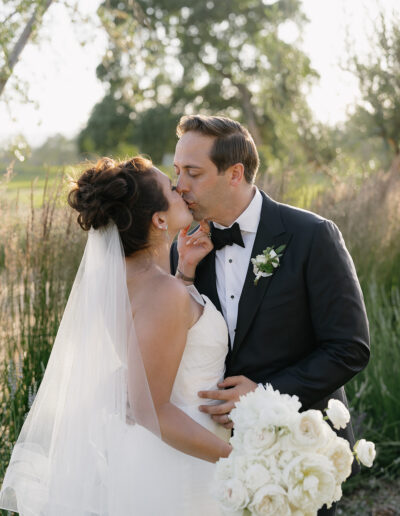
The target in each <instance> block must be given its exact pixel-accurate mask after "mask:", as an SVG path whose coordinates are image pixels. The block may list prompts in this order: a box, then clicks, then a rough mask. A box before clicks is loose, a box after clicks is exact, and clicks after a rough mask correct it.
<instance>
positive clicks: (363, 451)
mask: <svg viewBox="0 0 400 516" xmlns="http://www.w3.org/2000/svg"><path fill="white" fill-rule="evenodd" d="M354 451H355V452H356V456H357V458H358V460H359V461H360V462H361V464H364V466H367V468H370V467H371V466H372V464H373V462H374V459H375V456H376V451H375V444H374V443H373V442H371V441H366V440H365V439H360V440H359V441H357V442H356V444H355V446H354Z"/></svg>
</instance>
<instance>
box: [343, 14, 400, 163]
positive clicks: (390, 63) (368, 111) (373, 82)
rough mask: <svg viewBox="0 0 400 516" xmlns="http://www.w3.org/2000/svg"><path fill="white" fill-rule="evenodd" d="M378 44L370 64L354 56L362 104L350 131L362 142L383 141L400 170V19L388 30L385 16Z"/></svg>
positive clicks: (377, 35)
mask: <svg viewBox="0 0 400 516" xmlns="http://www.w3.org/2000/svg"><path fill="white" fill-rule="evenodd" d="M374 33H375V41H374V45H373V48H372V49H371V53H370V54H369V56H368V58H367V59H366V60H363V59H361V58H360V57H358V56H357V55H354V56H353V57H352V58H351V59H350V70H352V71H353V73H354V74H355V75H356V76H357V78H358V80H359V85H360V90H361V95H362V100H361V102H360V103H359V105H358V106H357V109H356V111H355V113H354V115H353V116H352V117H351V119H350V121H349V124H348V127H347V131H348V132H349V133H354V134H355V135H356V138H358V140H359V141H361V142H365V141H366V140H373V139H375V140H377V139H378V140H381V141H382V142H383V143H384V145H385V147H386V149H387V151H388V152H389V153H390V155H391V159H392V160H393V166H396V168H398V169H399V170H400V16H399V15H396V14H394V13H393V15H392V16H391V23H390V26H388V24H387V22H386V20H385V17H384V15H383V14H382V15H381V16H380V18H379V20H378V21H377V23H376V25H375V31H374Z"/></svg>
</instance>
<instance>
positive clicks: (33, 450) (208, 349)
mask: <svg viewBox="0 0 400 516" xmlns="http://www.w3.org/2000/svg"><path fill="white" fill-rule="evenodd" d="M189 292H191V295H193V296H194V297H195V299H196V300H197V302H198V303H199V304H202V305H204V311H203V313H202V315H201V317H200V318H199V319H198V321H197V322H196V323H195V325H194V326H193V327H192V328H190V330H189V332H188V336H187V342H186V347H185V350H184V353H183V356H182V360H181V363H180V366H179V369H178V372H177V376H176V379H175V383H174V386H173V390H172V396H171V402H172V403H174V404H175V405H176V406H177V407H179V408H180V409H181V410H183V411H184V412H185V413H186V414H188V415H189V416H190V417H192V418H193V419H194V420H195V421H197V422H198V423H199V424H201V425H203V426H204V427H205V428H207V429H209V430H210V431H211V432H213V433H215V434H216V435H218V436H220V437H221V438H222V439H224V440H226V441H228V440H229V437H230V431H228V430H225V429H224V428H223V427H221V426H220V425H217V424H216V423H214V422H213V420H212V419H211V417H210V416H209V415H207V414H204V413H202V412H200V411H199V409H198V407H199V405H200V404H205V403H206V402H207V400H202V399H200V398H198V396H197V393H198V391H199V390H209V389H216V387H217V383H218V382H219V381H220V380H221V379H222V378H223V375H224V368H225V365H224V364H225V357H226V354H227V351H228V330H227V326H226V323H225V321H224V319H223V316H222V315H221V314H220V312H218V310H217V309H216V308H215V306H214V305H213V304H212V303H211V301H210V300H209V299H208V298H204V299H203V298H202V297H201V296H200V294H198V292H197V291H196V290H195V289H194V287H189ZM160 345H162V343H160ZM128 391H129V395H128ZM135 420H136V421H138V422H140V423H141V424H134V423H133V421H135ZM214 469H215V466H214V464H211V463H209V462H206V461H203V460H200V459H197V458H194V457H191V456H189V455H186V454H184V453H181V452H179V451H177V450H176V449H174V448H172V447H170V446H168V445H167V444H165V443H164V442H163V441H162V440H161V438H160V429H159V425H158V420H157V415H156V412H155V409H154V405H153V402H152V399H151V393H150V390H149V387H148V382H147V378H146V372H145V369H144V365H143V361H142V358H141V353H140V347H139V343H138V341H137V338H136V334H135V330H134V322H133V319H132V310H131V302H130V299H129V294H128V289H127V284H126V269H125V256H124V253H123V248H122V244H121V241H120V237H119V232H118V230H117V228H116V226H115V225H114V224H110V225H108V226H107V227H106V228H104V229H100V230H94V229H93V228H92V229H91V230H90V231H89V235H88V241H87V245H86V247H85V252H84V255H83V257H82V261H81V264H80V266H79V270H78V273H77V275H76V278H75V282H74V285H73V287H72V290H71V293H70V296H69V299H68V303H67V306H66V308H65V311H64V315H63V318H62V321H61V323H60V327H59V330H58V332H57V336H56V339H55V342H54V344H53V349H52V352H51V355H50V358H49V361H48V364H47V367H46V371H45V374H44V377H43V380H42V382H41V385H40V388H39V390H38V393H37V395H36V398H35V400H34V402H33V405H32V407H31V409H30V411H29V413H28V415H27V417H26V419H25V422H24V425H23V427H22V429H21V432H20V435H19V437H18V439H17V442H16V443H15V445H14V448H13V451H12V455H11V458H10V462H9V465H8V467H7V470H6V473H5V476H4V479H3V484H2V486H1V490H0V509H5V510H8V511H14V512H18V513H19V514H20V515H21V516H206V515H207V516H220V515H221V514H222V511H221V510H220V508H219V506H218V503H217V501H215V500H214V498H213V496H212V494H211V487H212V482H213V474H214Z"/></svg>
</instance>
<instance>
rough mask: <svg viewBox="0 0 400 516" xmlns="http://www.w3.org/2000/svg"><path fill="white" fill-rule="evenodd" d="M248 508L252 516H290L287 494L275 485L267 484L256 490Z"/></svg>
mask: <svg viewBox="0 0 400 516" xmlns="http://www.w3.org/2000/svg"><path fill="white" fill-rule="evenodd" d="M249 508H250V510H251V513H252V514H253V515H254V516H275V515H277V514H279V516H290V515H291V510H290V505H289V500H288V498H287V493H286V491H285V490H284V489H283V488H282V487H281V486H279V485H276V484H269V485H266V486H263V487H261V488H260V489H258V491H256V493H255V494H254V497H253V500H252V502H251V504H250V506H249Z"/></svg>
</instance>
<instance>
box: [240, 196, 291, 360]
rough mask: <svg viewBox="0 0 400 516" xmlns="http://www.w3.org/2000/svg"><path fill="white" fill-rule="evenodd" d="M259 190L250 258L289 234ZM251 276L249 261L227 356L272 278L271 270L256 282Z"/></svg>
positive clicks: (275, 206)
mask: <svg viewBox="0 0 400 516" xmlns="http://www.w3.org/2000/svg"><path fill="white" fill-rule="evenodd" d="M261 193H262V195H263V205H262V208H261V217H260V223H259V225H258V229H257V234H256V238H255V241H254V246H253V250H252V252H251V258H255V256H257V255H258V254H262V252H263V251H264V249H265V248H266V247H270V246H274V247H275V249H276V248H277V247H279V246H280V245H283V244H286V245H287V244H288V243H289V240H290V238H291V234H290V233H287V232H286V231H285V227H284V225H283V223H282V221H281V217H280V214H279V205H278V203H276V202H275V201H273V200H272V199H271V198H270V197H268V196H267V195H266V194H265V193H264V192H261ZM285 251H286V249H285ZM285 251H284V253H285ZM283 259H284V254H283V256H282V262H283ZM254 278H255V276H254V273H253V264H252V263H251V261H250V262H249V267H248V270H247V275H246V279H245V282H244V285H243V290H242V294H241V296H240V300H239V307H238V318H237V324H236V333H235V341H234V343H233V349H232V356H231V357H230V358H231V359H232V358H233V357H234V356H235V354H236V353H237V350H238V349H239V346H240V344H241V343H242V341H243V339H244V337H245V336H246V333H247V332H248V330H249V328H250V325H251V323H252V321H253V318H254V316H255V314H256V312H257V310H258V307H259V305H260V303H261V301H262V299H263V298H264V296H265V295H267V291H268V288H269V286H270V284H271V281H273V279H274V274H273V275H272V276H269V277H267V278H260V280H259V282H258V284H257V285H254Z"/></svg>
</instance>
